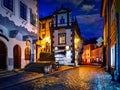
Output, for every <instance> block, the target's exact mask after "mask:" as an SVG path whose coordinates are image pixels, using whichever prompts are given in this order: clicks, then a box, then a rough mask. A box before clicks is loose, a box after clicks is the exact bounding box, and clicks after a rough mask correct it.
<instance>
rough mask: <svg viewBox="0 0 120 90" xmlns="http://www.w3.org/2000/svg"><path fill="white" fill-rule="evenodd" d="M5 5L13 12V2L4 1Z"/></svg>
mask: <svg viewBox="0 0 120 90" xmlns="http://www.w3.org/2000/svg"><path fill="white" fill-rule="evenodd" d="M3 5H4V7H6V8H7V9H9V10H11V11H12V12H13V0H3Z"/></svg>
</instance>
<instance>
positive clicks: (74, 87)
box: [9, 66, 120, 90]
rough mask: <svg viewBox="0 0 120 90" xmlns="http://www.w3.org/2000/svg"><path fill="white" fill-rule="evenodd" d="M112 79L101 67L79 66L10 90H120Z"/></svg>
mask: <svg viewBox="0 0 120 90" xmlns="http://www.w3.org/2000/svg"><path fill="white" fill-rule="evenodd" d="M111 79H112V77H111V75H109V74H108V73H107V72H104V70H103V69H102V68H100V67H99V66H79V67H76V68H72V69H69V70H65V71H61V72H58V73H54V74H52V75H45V76H44V77H41V78H39V79H37V80H34V81H32V82H29V83H27V84H24V85H21V86H16V87H12V88H11V89H10V88H9V90H27V89H28V90H120V89H119V86H120V85H119V84H116V83H114V82H112V81H111Z"/></svg>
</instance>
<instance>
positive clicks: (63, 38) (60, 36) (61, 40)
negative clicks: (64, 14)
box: [58, 33, 66, 44]
mask: <svg viewBox="0 0 120 90" xmlns="http://www.w3.org/2000/svg"><path fill="white" fill-rule="evenodd" d="M58 39H59V40H58V41H59V44H65V43H66V34H65V33H60V34H58Z"/></svg>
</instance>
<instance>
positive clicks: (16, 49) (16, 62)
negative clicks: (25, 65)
mask: <svg viewBox="0 0 120 90" xmlns="http://www.w3.org/2000/svg"><path fill="white" fill-rule="evenodd" d="M14 68H15V69H18V68H21V48H20V46H19V45H15V46H14Z"/></svg>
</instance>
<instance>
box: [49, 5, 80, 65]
mask: <svg viewBox="0 0 120 90" xmlns="http://www.w3.org/2000/svg"><path fill="white" fill-rule="evenodd" d="M51 34H52V42H51V44H52V48H53V49H54V50H53V52H54V54H55V59H56V62H59V64H62V65H74V64H75V63H76V61H77V59H78V58H77V57H78V50H79V46H80V44H82V43H81V42H80V41H82V38H81V36H80V30H79V28H78V24H77V21H75V19H74V20H73V19H72V17H71V10H70V9H67V8H64V7H63V6H62V7H61V8H60V9H57V10H56V11H55V12H54V13H53V24H52V28H51Z"/></svg>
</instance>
